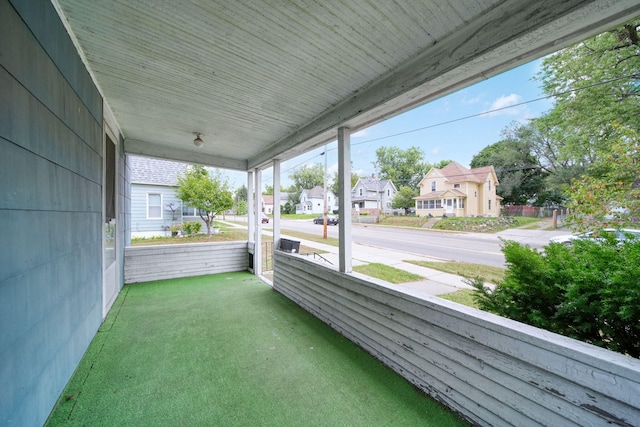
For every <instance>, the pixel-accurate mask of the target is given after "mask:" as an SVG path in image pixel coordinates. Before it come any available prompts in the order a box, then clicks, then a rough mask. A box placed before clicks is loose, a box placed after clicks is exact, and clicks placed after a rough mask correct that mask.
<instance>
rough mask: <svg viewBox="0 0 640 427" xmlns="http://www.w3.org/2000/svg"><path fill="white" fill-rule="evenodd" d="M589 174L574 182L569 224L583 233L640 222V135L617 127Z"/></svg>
mask: <svg viewBox="0 0 640 427" xmlns="http://www.w3.org/2000/svg"><path fill="white" fill-rule="evenodd" d="M614 128H615V130H616V133H615V134H613V135H611V137H610V138H609V145H608V146H607V147H603V148H602V149H601V150H599V151H597V152H596V153H595V157H596V160H595V161H594V162H593V163H591V165H590V166H589V169H588V174H585V175H583V176H582V177H581V178H580V179H579V180H576V181H574V185H573V187H572V189H571V196H570V198H569V205H568V207H569V212H570V214H569V215H568V217H567V222H568V223H569V224H570V225H571V226H572V228H574V229H578V230H581V231H586V230H594V229H596V230H597V229H599V228H601V227H602V226H616V227H622V226H624V225H627V224H629V223H631V222H633V221H637V219H638V218H640V164H639V160H640V158H639V157H640V133H639V132H637V131H635V130H634V129H631V128H629V127H622V126H614Z"/></svg>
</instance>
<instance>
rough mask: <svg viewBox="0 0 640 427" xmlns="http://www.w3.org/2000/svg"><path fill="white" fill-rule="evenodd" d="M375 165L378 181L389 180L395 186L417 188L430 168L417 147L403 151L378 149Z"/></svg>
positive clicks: (385, 148) (395, 148)
mask: <svg viewBox="0 0 640 427" xmlns="http://www.w3.org/2000/svg"><path fill="white" fill-rule="evenodd" d="M376 157H377V161H376V165H377V167H378V168H379V175H380V179H390V180H391V181H393V183H394V184H395V185H396V186H400V187H401V186H406V187H410V188H418V184H419V183H420V181H421V180H422V178H424V176H425V175H426V174H427V172H428V171H429V169H431V166H430V165H429V164H428V163H426V162H425V161H424V153H423V152H422V150H421V149H420V148H418V147H409V148H407V149H406V150H403V149H401V148H398V147H379V148H378V149H377V150H376Z"/></svg>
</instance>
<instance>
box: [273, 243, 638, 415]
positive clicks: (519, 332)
mask: <svg viewBox="0 0 640 427" xmlns="http://www.w3.org/2000/svg"><path fill="white" fill-rule="evenodd" d="M274 259H275V265H274V289H275V290H277V291H279V292H282V293H283V294H285V295H287V296H288V297H289V298H291V299H292V300H294V301H296V302H297V303H298V304H300V305H301V306H303V307H304V308H305V309H307V310H308V311H310V312H312V313H313V314H314V315H316V316H318V317H319V318H321V319H322V320H323V321H325V322H327V323H328V324H329V325H331V326H332V327H334V328H335V329H336V330H338V331H340V332H341V333H343V334H345V335H346V336H348V337H349V338H351V339H353V340H354V341H356V342H357V343H358V344H360V345H361V346H363V348H365V349H367V351H369V352H370V353H372V354H373V355H374V356H376V357H379V358H380V359H381V360H382V361H383V362H385V363H387V364H388V365H389V366H391V367H392V368H393V369H394V370H396V371H397V372H399V373H400V374H401V375H403V376H405V377H406V378H407V379H408V380H409V381H411V382H413V383H414V384H416V385H417V386H419V387H421V388H423V389H424V390H425V391H426V392H427V393H429V394H431V395H434V397H436V398H438V399H441V400H443V401H444V402H445V403H447V404H448V405H449V406H450V407H452V408H453V409H454V410H459V411H460V412H461V413H463V414H465V416H468V417H469V418H470V419H473V420H474V421H475V422H480V423H482V424H493V425H504V424H518V425H528V424H530V423H532V424H549V425H585V426H589V425H592V426H597V425H601V424H602V423H603V422H612V421H613V422H617V423H620V424H622V425H624V424H625V422H626V423H628V424H629V425H632V424H633V421H632V420H635V419H638V418H639V417H640V409H639V405H638V403H637V401H636V400H637V399H635V396H637V393H638V387H639V386H640V380H639V379H640V365H639V364H638V363H637V361H629V360H628V359H629V358H625V357H624V356H621V355H617V354H615V353H611V352H608V351H603V350H602V349H599V348H596V347H593V346H589V345H586V344H584V343H576V342H574V340H570V339H567V338H565V337H559V336H557V335H555V334H551V333H547V332H545V331H538V330H537V329H535V328H531V327H528V326H526V325H521V324H519V323H517V322H512V321H509V320H508V319H502V318H497V316H493V315H490V314H488V313H484V312H481V311H478V310H474V309H469V308H466V307H462V306H459V305H457V304H454V303H450V302H447V301H444V300H440V299H438V298H425V299H422V298H418V297H416V296H412V295H407V294H405V293H402V292H398V291H396V290H394V289H392V288H390V287H388V286H389V285H388V284H384V283H383V282H380V281H376V280H375V279H373V280H367V279H365V278H364V276H359V275H357V274H352V275H344V274H342V273H338V272H337V271H335V270H331V269H327V268H325V267H324V266H320V265H319V264H316V263H313V262H310V261H307V260H304V259H302V258H299V257H297V256H295V255H290V254H283V253H280V252H276V253H275V255H274ZM574 355H575V357H574ZM579 372H581V373H582V375H580V374H579ZM585 374H586V376H592V377H595V378H597V379H599V380H600V381H594V380H593V379H584V378H582V376H585ZM452 378H456V380H452ZM614 381H616V382H617V385H614V386H612V384H613V382H614ZM453 388H455V389H456V390H455V391H452V389H453ZM460 396H464V398H461V397H460ZM474 402H481V405H482V406H485V407H484V408H480V409H479V408H478V405H477V404H476V403H474Z"/></svg>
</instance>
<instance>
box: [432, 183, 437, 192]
mask: <svg viewBox="0 0 640 427" xmlns="http://www.w3.org/2000/svg"><path fill="white" fill-rule="evenodd" d="M431 191H436V182H435V181H431Z"/></svg>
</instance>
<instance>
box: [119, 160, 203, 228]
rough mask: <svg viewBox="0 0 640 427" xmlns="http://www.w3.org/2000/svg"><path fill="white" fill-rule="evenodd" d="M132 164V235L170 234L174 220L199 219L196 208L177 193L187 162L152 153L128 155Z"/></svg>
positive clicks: (175, 221) (182, 221)
mask: <svg viewBox="0 0 640 427" xmlns="http://www.w3.org/2000/svg"><path fill="white" fill-rule="evenodd" d="M128 163H129V165H130V168H131V237H152V236H158V235H166V234H167V233H168V232H169V228H170V227H171V226H172V225H174V224H182V223H184V222H191V221H197V222H200V223H201V224H202V229H203V230H204V229H205V227H206V225H205V223H204V221H202V218H200V215H198V212H196V209H194V208H192V207H190V206H187V205H185V204H184V203H183V202H182V200H180V199H178V197H177V196H176V187H177V185H178V176H179V175H180V174H182V173H184V171H185V169H186V167H187V164H186V163H180V162H173V161H169V160H162V159H154V158H149V157H140V156H128Z"/></svg>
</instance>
